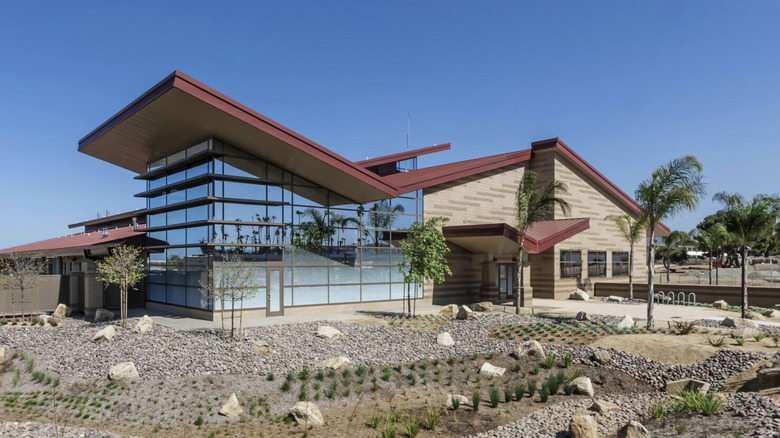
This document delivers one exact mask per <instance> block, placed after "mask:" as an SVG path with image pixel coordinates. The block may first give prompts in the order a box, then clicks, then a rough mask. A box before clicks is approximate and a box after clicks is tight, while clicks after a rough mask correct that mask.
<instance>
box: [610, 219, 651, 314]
mask: <svg viewBox="0 0 780 438" xmlns="http://www.w3.org/2000/svg"><path fill="white" fill-rule="evenodd" d="M604 220H607V221H611V222H613V223H614V224H615V225H617V226H618V228H619V229H620V233H621V234H623V237H625V238H626V240H627V241H628V248H629V249H628V299H630V300H633V299H634V245H635V244H636V243H637V242H639V239H641V238H642V233H643V232H644V230H645V226H646V225H645V220H646V219H645V218H644V217H640V218H639V219H638V220H633V219H631V216H629V215H627V214H625V213H624V214H612V215H609V216H607V217H605V218H604Z"/></svg>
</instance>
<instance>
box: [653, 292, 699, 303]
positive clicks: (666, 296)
mask: <svg viewBox="0 0 780 438" xmlns="http://www.w3.org/2000/svg"><path fill="white" fill-rule="evenodd" d="M653 301H654V302H655V303H657V304H675V305H678V306H695V305H696V294H695V293H693V292H689V293H688V294H687V295H686V294H685V292H677V293H676V294H675V292H674V291H667V292H664V291H658V292H656V294H655V296H654V297H653Z"/></svg>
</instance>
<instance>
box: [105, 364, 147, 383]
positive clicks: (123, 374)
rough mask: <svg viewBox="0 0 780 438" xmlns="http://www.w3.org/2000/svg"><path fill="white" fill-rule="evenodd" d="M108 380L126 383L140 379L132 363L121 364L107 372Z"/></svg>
mask: <svg viewBox="0 0 780 438" xmlns="http://www.w3.org/2000/svg"><path fill="white" fill-rule="evenodd" d="M108 378H109V379H111V380H115V381H117V382H122V383H128V382H132V381H133V380H138V379H140V378H141V376H139V375H138V370H137V369H135V365H133V363H132V362H121V363H118V364H116V365H114V366H112V367H111V368H110V369H109V370H108Z"/></svg>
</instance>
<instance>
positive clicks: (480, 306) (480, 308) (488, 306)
mask: <svg viewBox="0 0 780 438" xmlns="http://www.w3.org/2000/svg"><path fill="white" fill-rule="evenodd" d="M471 310H473V311H475V312H492V311H493V303H491V302H490V301H482V302H479V303H474V304H472V305H471Z"/></svg>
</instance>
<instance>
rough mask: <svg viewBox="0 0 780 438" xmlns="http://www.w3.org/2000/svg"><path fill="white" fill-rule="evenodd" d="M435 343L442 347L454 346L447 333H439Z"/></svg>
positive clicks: (450, 336)
mask: <svg viewBox="0 0 780 438" xmlns="http://www.w3.org/2000/svg"><path fill="white" fill-rule="evenodd" d="M436 343H437V344H439V345H441V346H442V347H452V346H453V345H455V341H454V340H453V339H452V335H450V334H449V333H447V332H442V333H439V334H438V336H436Z"/></svg>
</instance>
